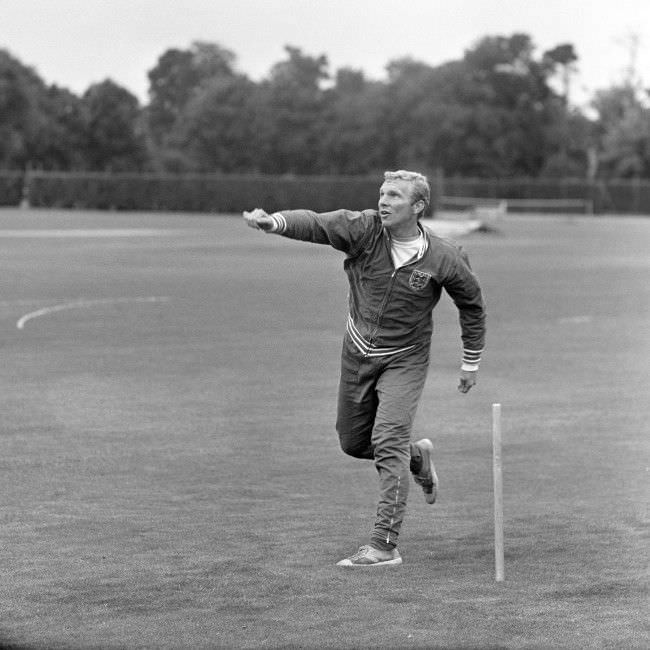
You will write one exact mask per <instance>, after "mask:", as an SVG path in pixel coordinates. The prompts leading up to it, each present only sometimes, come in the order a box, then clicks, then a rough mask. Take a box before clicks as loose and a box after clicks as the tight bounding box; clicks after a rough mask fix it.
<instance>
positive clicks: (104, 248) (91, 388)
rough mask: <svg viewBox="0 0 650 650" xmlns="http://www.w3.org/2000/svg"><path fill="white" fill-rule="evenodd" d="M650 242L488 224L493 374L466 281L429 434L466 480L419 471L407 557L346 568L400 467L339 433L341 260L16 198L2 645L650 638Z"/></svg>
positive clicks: (3, 301)
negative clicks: (475, 327) (494, 457)
mask: <svg viewBox="0 0 650 650" xmlns="http://www.w3.org/2000/svg"><path fill="white" fill-rule="evenodd" d="M649 243H650V220H649V219H641V218H613V217H611V218H608V217H602V218H583V217H573V218H571V219H569V218H562V217H544V218H536V217H531V216H529V217H514V216H509V217H507V218H505V219H504V220H503V222H502V223H501V226H500V231H499V232H497V233H490V234H486V233H482V234H481V233H476V234H473V235H471V236H469V237H467V238H465V240H464V246H465V247H466V249H467V250H468V251H469V254H470V257H471V259H472V263H473V266H474V269H475V270H476V272H477V274H478V275H479V276H480V278H481V280H482V283H483V285H484V289H485V294H486V298H487V302H488V307H489V337H488V350H487V352H486V354H485V355H484V361H483V365H482V368H481V373H480V378H479V385H478V386H477V387H476V388H475V389H473V390H472V391H471V392H470V393H469V394H468V395H461V394H460V393H458V392H457V390H456V383H457V368H458V363H459V358H460V340H459V333H458V325H457V322H456V314H455V312H454V308H453V305H452V304H451V302H450V301H449V299H447V298H445V299H444V300H443V301H442V302H441V305H440V306H439V308H438V310H437V314H438V317H437V321H436V323H437V325H436V333H435V334H434V342H433V354H432V358H433V360H432V366H431V372H430V375H429V380H428V383H427V386H426V389H425V392H424V396H423V399H422V402H421V407H420V410H419V412H418V416H417V421H416V432H415V435H418V436H419V435H426V436H429V437H431V438H432V440H433V441H434V444H435V446H436V449H437V461H436V465H437V469H438V472H439V475H440V479H441V490H440V496H439V501H438V503H437V504H436V505H435V506H433V507H431V506H427V505H426V504H425V503H424V500H423V499H422V497H421V494H419V493H418V491H417V490H415V489H413V490H412V492H411V494H412V496H411V500H410V503H409V510H408V513H407V520H406V522H405V525H404V528H403V531H402V538H401V540H402V541H401V547H400V548H401V552H402V555H403V558H404V564H403V566H402V567H400V568H396V569H382V570H379V571H372V572H361V573H360V572H358V571H349V570H347V571H346V570H345V569H340V568H337V567H336V566H335V562H336V561H337V560H339V559H340V558H341V557H343V556H345V555H348V554H349V553H351V552H352V551H354V550H356V547H357V546H358V545H359V544H361V543H364V542H365V541H366V540H367V536H368V534H369V531H370V529H371V526H372V522H373V520H374V508H375V502H376V488H377V485H376V476H375V470H374V468H373V466H372V464H370V463H364V462H362V461H357V460H355V459H352V458H349V457H346V456H344V455H343V454H342V452H340V450H339V449H338V445H337V440H336V435H335V433H334V409H335V400H336V386H337V381H338V363H339V352H340V341H341V335H342V331H343V326H344V322H345V315H346V314H345V308H346V284H345V277H344V274H343V272H342V269H341V267H342V259H341V256H340V254H338V253H336V252H335V251H332V250H330V249H328V248H325V247H317V246H313V245H309V244H300V243H297V242H292V241H288V240H283V239H281V238H278V237H274V236H267V235H263V234H261V233H258V232H255V231H252V230H250V229H247V228H245V227H244V226H243V224H242V223H241V222H240V220H239V219H236V218H233V217H214V216H198V215H173V214H171V215H170V214H168V215H162V214H123V213H83V212H76V213H72V212H56V211H42V212H39V211H31V212H30V211H18V210H3V211H0V252H1V254H0V265H1V266H0V275H1V277H2V280H1V286H2V295H1V296H0V328H1V332H2V337H1V339H0V351H1V354H2V364H1V366H0V390H1V395H2V398H1V399H2V401H1V404H2V428H1V430H0V441H1V445H2V453H1V455H0V470H1V471H0V494H1V495H2V497H1V498H0V517H1V521H2V526H1V527H0V549H1V550H0V563H1V564H0V569H1V572H2V580H1V581H0V602H1V619H0V638H2V640H3V642H4V645H5V646H11V645H12V644H13V645H14V646H15V647H18V648H48V649H49V648H66V649H67V648H69V649H85V648H209V647H213V648H320V647H331V648H621V649H627V648H648V647H650V631H649V629H648V626H647V620H648V618H649V614H650V607H649V605H650V599H649V598H648V595H649V589H648V587H649V584H650V581H649V580H648V560H649V558H650V553H649V552H648V551H649V539H650V536H649V534H648V530H649V529H648V504H649V502H650V498H649V497H650V485H649V477H650V470H649V467H650V453H649V452H650V444H649V440H650V439H649V436H648V434H649V427H648V421H649V416H650V404H649V400H648V385H649V382H648V380H649V379H650V372H649V370H648V361H649V354H648V353H649V352H650V334H649V320H648V316H649V310H648V306H649V303H650V301H649V293H650V256H649V255H648V244H649ZM19 324H20V325H21V327H19V326H18V325H19ZM493 402H500V403H501V404H502V405H503V407H502V408H503V440H504V446H503V465H504V500H505V541H506V566H505V570H506V580H505V582H504V583H495V581H494V565H493V548H492V539H493V537H492V535H493V529H492V510H491V509H492V484H491V448H490V426H491V419H490V418H491V415H490V408H491V404H492V403H493ZM0 645H1V644H0Z"/></svg>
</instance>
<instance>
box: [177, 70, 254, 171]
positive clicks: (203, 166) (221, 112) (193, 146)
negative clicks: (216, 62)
mask: <svg viewBox="0 0 650 650" xmlns="http://www.w3.org/2000/svg"><path fill="white" fill-rule="evenodd" d="M255 93H256V88H255V84H254V83H253V82H252V81H250V80H249V79H248V78H247V77H245V76H243V75H237V76H233V77H227V78H224V77H214V78H212V79H211V80H210V81H208V82H206V83H205V84H204V85H202V86H201V87H200V88H199V89H198V90H197V91H196V92H195V93H194V94H193V96H192V98H191V99H190V100H189V102H188V103H187V105H186V107H185V109H184V111H183V120H182V123H181V124H180V125H179V126H178V127H177V129H176V131H175V133H176V137H177V138H178V139H179V141H180V142H182V144H183V147H184V150H185V151H186V153H187V156H188V164H189V165H191V166H192V168H193V169H196V170H200V171H221V172H245V171H251V170H254V169H255V168H256V167H257V166H258V160H257V157H258V142H257V137H258V134H257V131H256V129H255V108H254V106H255V104H254V100H255Z"/></svg>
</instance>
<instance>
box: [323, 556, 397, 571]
mask: <svg viewBox="0 0 650 650" xmlns="http://www.w3.org/2000/svg"><path fill="white" fill-rule="evenodd" d="M400 564H402V558H401V557H397V558H395V559H394V560H385V561H383V562H375V563H373V564H354V563H353V562H350V560H348V559H347V558H346V559H345V560H341V561H340V562H337V563H336V566H343V567H346V568H348V569H371V568H374V567H380V566H399V565H400Z"/></svg>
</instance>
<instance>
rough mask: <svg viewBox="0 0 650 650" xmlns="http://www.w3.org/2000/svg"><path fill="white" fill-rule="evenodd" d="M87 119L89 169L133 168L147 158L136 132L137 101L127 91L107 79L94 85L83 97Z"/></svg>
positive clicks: (137, 120) (135, 168) (138, 133)
mask: <svg viewBox="0 0 650 650" xmlns="http://www.w3.org/2000/svg"><path fill="white" fill-rule="evenodd" d="M83 106H84V110H85V112H86V118H87V127H86V128H87V140H86V146H87V159H88V165H89V167H90V169H95V170H102V171H104V170H105V171H135V170H139V169H142V168H143V166H144V163H145V160H146V152H145V146H144V137H143V135H142V133H141V132H140V131H139V113H140V109H139V104H138V100H137V98H136V97H135V96H134V95H132V94H131V93H130V92H129V91H128V90H126V89H125V88H122V87H121V86H119V85H117V84H116V83H114V82H113V81H111V80H110V79H107V80H105V81H103V82H101V83H97V84H93V85H92V86H90V88H88V90H87V91H86V92H85V93H84V96H83Z"/></svg>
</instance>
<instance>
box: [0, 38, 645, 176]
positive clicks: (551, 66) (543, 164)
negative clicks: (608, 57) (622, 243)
mask: <svg viewBox="0 0 650 650" xmlns="http://www.w3.org/2000/svg"><path fill="white" fill-rule="evenodd" d="M577 61H578V56H577V54H576V52H575V50H574V47H573V46H572V45H571V44H561V45H558V46H557V47H554V48H552V49H550V50H548V51H545V52H543V53H542V54H539V55H538V54H537V53H536V48H535V46H534V43H533V42H532V40H531V38H530V37H529V36H528V35H526V34H519V33H516V34H512V35H511V36H486V37H484V38H482V39H481V40H480V41H478V42H477V43H476V44H474V45H473V46H472V47H471V48H469V49H467V50H466V51H465V53H464V55H463V57H462V58H461V59H458V60H453V61H449V62H447V63H444V64H442V65H439V66H431V65H428V64H426V63H423V62H421V61H417V60H414V59H412V58H409V57H406V58H401V59H397V60H393V61H390V62H389V63H388V64H387V66H386V72H387V78H386V79H385V80H382V81H377V80H370V79H368V78H366V76H365V75H364V73H363V72H362V71H360V70H356V69H353V68H341V69H338V70H336V71H335V72H334V73H333V74H332V73H330V70H329V63H328V60H327V57H326V56H325V55H319V56H312V55H309V54H306V53H304V52H303V51H301V49H299V48H297V47H292V46H287V47H286V48H285V58H284V59H283V60H281V61H279V62H277V63H275V64H274V65H273V66H272V67H271V68H270V71H269V73H268V75H267V76H266V78H264V79H263V80H261V81H259V82H255V81H253V80H251V79H250V78H249V77H248V76H247V75H245V74H242V73H241V72H239V71H238V70H237V67H236V55H235V54H234V53H233V52H232V51H230V50H228V49H226V48H223V47H221V46H220V45H218V44H215V43H205V42H195V43H193V44H192V45H191V46H190V47H188V48H187V49H177V48H173V49H168V50H167V51H165V52H164V53H163V54H162V55H161V56H160V57H159V58H158V60H157V62H156V63H155V65H154V66H153V68H152V69H151V70H149V72H148V79H149V98H148V103H147V104H146V105H144V106H142V105H140V103H139V101H138V99H137V98H136V97H135V96H134V95H133V94H132V93H131V92H129V91H128V90H127V89H126V88H123V87H121V86H120V85H118V84H117V83H115V82H114V81H112V80H110V79H107V80H105V81H102V82H100V83H96V84H93V85H91V86H90V87H89V88H88V89H87V90H86V91H85V92H84V93H83V94H82V95H81V96H78V95H76V94H74V93H72V92H70V91H69V90H67V89H65V88H61V87H58V86H56V85H48V84H46V83H45V82H44V81H43V80H42V79H41V77H40V76H39V75H38V73H37V72H36V71H35V70H33V69H32V68H30V67H29V66H26V65H24V64H23V63H21V62H20V61H19V60H18V59H16V58H15V57H13V56H12V55H11V54H10V53H9V52H8V51H6V50H0V168H4V169H25V168H29V167H31V168H37V169H45V170H91V171H114V172H125V171H128V172H131V171H134V172H137V171H154V172H223V173H272V174H296V175H297V174H335V175H339V174H346V175H347V174H351V175H356V174H368V173H375V172H378V171H382V170H384V169H389V168H397V167H403V168H404V167H407V168H408V167H412V168H419V169H429V170H431V169H439V170H441V171H442V172H443V173H444V174H446V175H459V176H475V177H507V176H529V177H560V176H562V177H577V178H585V177H587V178H589V177H595V176H600V177H605V178H637V177H644V178H648V177H650V108H649V105H648V101H647V99H648V92H647V91H643V90H642V89H641V88H640V87H639V84H638V83H636V82H634V80H631V79H626V80H623V81H622V82H621V83H620V84H618V85H615V86H612V87H610V88H606V89H603V90H599V91H597V92H596V93H595V95H594V97H593V98H592V102H591V104H592V106H591V108H592V109H593V110H592V111H589V112H586V111H584V110H580V109H578V108H576V107H574V106H573V105H572V103H571V101H570V89H571V81H572V75H573V73H574V71H575V66H576V62H577Z"/></svg>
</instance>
